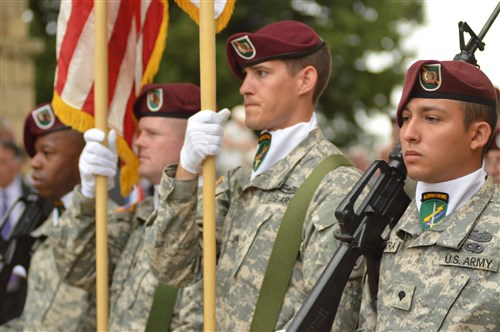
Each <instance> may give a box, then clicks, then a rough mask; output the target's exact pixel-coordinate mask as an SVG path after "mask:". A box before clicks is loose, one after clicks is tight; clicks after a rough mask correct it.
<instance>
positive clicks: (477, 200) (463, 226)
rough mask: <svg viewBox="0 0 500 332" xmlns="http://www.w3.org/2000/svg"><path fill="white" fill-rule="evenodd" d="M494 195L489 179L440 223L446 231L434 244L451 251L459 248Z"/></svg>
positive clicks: (493, 188)
mask: <svg viewBox="0 0 500 332" xmlns="http://www.w3.org/2000/svg"><path fill="white" fill-rule="evenodd" d="M494 193H495V184H494V183H493V180H492V179H491V178H490V177H489V178H488V179H487V180H486V182H485V183H484V184H483V185H482V187H481V188H480V189H479V190H478V192H476V193H475V194H474V196H472V198H471V199H470V200H469V202H468V203H467V204H466V205H464V206H462V207H461V208H460V209H459V210H457V211H455V213H453V214H451V215H449V216H447V217H445V219H444V220H442V221H441V223H442V224H443V225H446V229H445V230H444V231H443V234H441V236H440V237H439V239H438V241H437V242H436V244H437V245H439V246H442V247H448V248H453V249H458V248H460V247H461V246H462V244H463V243H464V241H465V240H466V239H467V237H468V236H469V233H470V232H471V231H472V229H473V228H474V226H475V225H476V221H477V219H478V217H479V215H480V214H481V213H482V211H483V210H484V208H485V207H486V205H487V204H488V202H489V201H490V200H491V198H492V197H493V194H494ZM447 218H449V219H447ZM438 225H439V224H438ZM438 225H436V226H438Z"/></svg>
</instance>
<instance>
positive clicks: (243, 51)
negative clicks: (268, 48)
mask: <svg viewBox="0 0 500 332" xmlns="http://www.w3.org/2000/svg"><path fill="white" fill-rule="evenodd" d="M231 45H233V48H234V50H235V51H236V53H237V54H238V55H239V56H240V57H241V58H243V59H245V60H250V59H253V58H254V57H255V55H256V54H257V51H256V50H255V47H254V46H253V44H252V42H251V41H250V38H248V36H243V37H240V38H237V39H235V40H232V41H231Z"/></svg>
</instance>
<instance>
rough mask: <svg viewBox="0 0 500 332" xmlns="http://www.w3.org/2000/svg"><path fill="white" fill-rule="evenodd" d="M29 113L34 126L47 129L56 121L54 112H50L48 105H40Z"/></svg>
mask: <svg viewBox="0 0 500 332" xmlns="http://www.w3.org/2000/svg"><path fill="white" fill-rule="evenodd" d="M31 114H32V115H33V120H35V124H36V126H37V127H38V128H40V129H49V128H51V127H52V126H53V125H54V123H55V122H56V117H55V115H54V113H52V110H51V109H50V107H49V105H45V106H43V107H40V108H39V109H37V110H34V111H33V112H31Z"/></svg>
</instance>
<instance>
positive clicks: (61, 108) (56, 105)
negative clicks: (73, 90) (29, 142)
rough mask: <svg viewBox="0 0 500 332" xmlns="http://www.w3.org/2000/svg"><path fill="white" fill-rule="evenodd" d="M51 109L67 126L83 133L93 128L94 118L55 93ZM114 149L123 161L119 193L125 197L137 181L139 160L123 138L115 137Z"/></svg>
mask: <svg viewBox="0 0 500 332" xmlns="http://www.w3.org/2000/svg"><path fill="white" fill-rule="evenodd" d="M52 109H53V110H54V112H55V113H56V116H57V117H58V118H59V120H61V122H62V123H64V124H65V125H67V126H71V127H72V128H73V129H75V130H77V131H79V132H81V133H84V132H85V131H87V130H89V129H90V128H94V127H95V123H94V117H93V116H92V115H90V114H88V113H86V112H84V111H82V110H80V109H78V108H75V107H73V106H71V105H68V104H67V103H65V102H64V101H63V100H62V98H61V96H59V94H58V93H57V92H54V96H53V97H52ZM116 148H117V152H118V156H120V159H121V160H122V161H123V166H122V167H121V170H120V193H121V195H122V196H123V197H126V196H127V195H128V194H129V193H130V191H131V190H132V188H133V186H134V185H135V184H136V183H137V182H138V181H139V173H138V168H139V160H138V159H137V157H136V155H135V153H134V152H133V151H132V150H131V149H130V148H129V146H128V144H127V142H126V141H125V139H124V138H123V137H121V136H120V135H117V139H116Z"/></svg>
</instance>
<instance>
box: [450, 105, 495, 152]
mask: <svg viewBox="0 0 500 332" xmlns="http://www.w3.org/2000/svg"><path fill="white" fill-rule="evenodd" d="M459 103H460V110H461V111H462V114H463V115H464V128H465V129H466V130H467V129H468V128H469V127H470V125H471V124H473V123H474V122H479V121H484V122H486V123H488V125H489V126H490V128H491V135H490V137H489V139H488V144H486V145H485V147H484V149H486V148H487V147H488V145H489V143H490V141H491V140H492V138H493V133H494V132H495V127H496V125H497V120H498V119H497V111H496V107H493V106H488V105H483V104H476V103H470V102H466V101H460V102H459ZM483 151H484V150H483Z"/></svg>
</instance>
